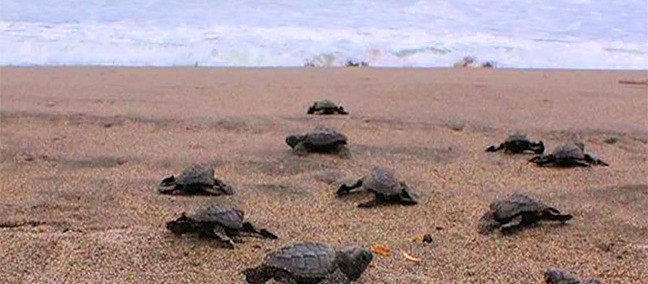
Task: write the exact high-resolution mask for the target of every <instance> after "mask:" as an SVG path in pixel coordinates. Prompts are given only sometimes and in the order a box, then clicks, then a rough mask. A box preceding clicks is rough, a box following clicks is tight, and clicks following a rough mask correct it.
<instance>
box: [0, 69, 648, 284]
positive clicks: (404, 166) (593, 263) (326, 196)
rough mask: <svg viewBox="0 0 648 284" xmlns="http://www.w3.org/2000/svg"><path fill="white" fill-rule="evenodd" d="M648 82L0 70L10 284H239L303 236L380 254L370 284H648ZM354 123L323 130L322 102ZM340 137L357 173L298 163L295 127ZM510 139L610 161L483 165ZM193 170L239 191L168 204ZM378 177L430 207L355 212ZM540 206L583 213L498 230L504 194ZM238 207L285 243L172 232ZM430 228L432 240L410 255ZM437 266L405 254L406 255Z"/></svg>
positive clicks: (608, 74) (482, 75)
mask: <svg viewBox="0 0 648 284" xmlns="http://www.w3.org/2000/svg"><path fill="white" fill-rule="evenodd" d="M647 75H648V74H647V72H645V71H639V72H626V71H543V70H536V71H523V70H502V69H497V70H496V69H479V70H472V69H470V70H468V69H461V70H459V69H374V68H337V69H319V68H310V69H308V68H294V69H208V68H160V69H151V68H2V69H1V70H0V83H1V87H0V92H1V96H0V142H1V143H0V154H1V159H0V167H1V173H0V186H1V187H2V189H1V190H0V224H3V225H2V226H3V228H0V259H2V260H3V261H2V262H0V278H1V279H0V281H1V282H5V283H64V282H65V283H144V282H155V283H243V282H244V281H243V277H242V275H241V274H239V271H240V270H242V269H244V268H247V267H250V266H255V265H257V264H259V263H260V262H261V260H262V257H263V255H264V253H265V252H266V251H270V250H273V249H276V248H279V247H281V246H284V245H287V244H290V243H292V242H297V241H307V240H312V241H323V242H328V243H330V244H332V245H334V246H336V247H341V246H345V245H349V244H358V245H362V246H367V247H368V246H371V245H373V244H383V245H385V246H388V247H389V248H391V250H392V255H390V256H388V257H384V256H377V257H376V258H375V260H374V262H373V263H372V266H371V267H370V268H369V269H368V270H367V271H366V272H365V274H364V275H363V277H362V278H361V280H360V281H358V283H541V281H542V274H543V272H544V270H545V269H547V268H549V267H561V268H565V269H568V270H569V271H571V272H573V273H574V274H576V275H579V276H581V277H584V278H590V277H595V278H599V279H601V280H603V281H605V282H606V283H642V282H643V283H646V282H645V281H646V279H648V217H646V216H648V181H647V178H646V169H647V162H646V158H647V157H648V155H647V152H646V150H647V145H646V144H647V143H648V129H647V126H648V99H647V98H648V87H647V86H645V85H628V84H619V83H618V82H619V81H620V80H634V81H642V80H645V79H646V77H647ZM319 98H330V99H333V100H335V101H338V102H339V103H341V104H342V105H343V106H344V107H345V108H346V109H347V110H348V111H349V112H350V113H351V115H349V116H345V117H342V116H336V117H333V116H330V117H309V116H306V115H305V112H306V109H307V107H308V106H309V105H310V104H311V103H312V102H313V101H314V100H316V99H319ZM316 126H326V127H333V128H336V129H338V130H340V131H342V132H344V133H345V134H346V135H347V136H348V137H349V141H350V145H349V148H350V149H351V152H352V157H351V158H350V159H342V158H339V157H336V156H330V155H310V156H306V157H297V156H295V155H293V154H292V153H291V151H290V150H289V148H288V146H287V145H286V144H285V143H284V137H285V136H286V135H287V134H289V133H295V132H305V131H308V130H311V129H313V128H315V127H316ZM511 131H523V132H525V133H527V134H529V135H530V137H531V138H533V139H541V140H543V141H544V142H545V143H546V144H547V147H548V149H549V150H551V149H553V148H554V147H556V146H557V145H558V144H559V143H561V142H563V141H566V140H568V139H578V140H581V141H584V142H585V143H586V146H587V147H588V149H589V150H590V151H591V152H592V153H594V154H596V155H597V156H598V157H600V158H601V159H603V160H605V161H607V162H609V163H610V164H611V166H610V167H592V168H574V169H553V168H539V167H535V166H532V165H531V164H528V163H527V160H528V159H529V158H530V157H531V156H530V155H521V156H511V155H505V154H499V153H496V154H493V153H485V152H484V150H485V148H486V147H487V146H488V145H490V144H493V143H497V142H500V141H502V140H503V139H504V138H505V137H506V135H507V133H509V132H511ZM192 163H207V164H210V165H213V166H214V168H215V171H216V175H217V177H219V178H222V179H224V180H226V181H228V182H230V183H232V184H233V185H234V187H235V188H236V190H237V193H236V195H234V196H231V197H173V196H164V195H158V194H156V193H155V192H154V189H155V187H156V185H157V184H158V183H159V182H160V180H161V178H163V177H164V176H166V175H170V174H177V173H179V172H180V171H181V170H182V169H183V168H184V167H185V166H188V165H189V164H192ZM373 166H384V167H388V168H392V169H394V170H395V171H396V172H398V174H399V175H400V177H401V178H402V179H403V180H404V181H406V182H407V183H408V184H409V185H410V186H411V187H413V188H416V189H417V190H419V191H420V192H421V193H422V199H421V202H420V204H419V205H417V206H411V207H406V206H399V205H394V206H382V207H379V208H375V209H358V208H356V207H355V204H356V203H358V202H361V201H364V200H366V199H369V198H370V196H369V195H364V194H359V195H354V196H351V197H349V198H344V199H336V198H334V197H333V192H334V191H335V190H336V187H337V185H339V184H340V183H341V182H345V181H351V180H353V179H356V178H359V177H361V176H362V175H364V174H366V173H368V171H369V170H370V169H371V168H372V167H373ZM513 192H524V193H527V194H529V195H530V196H533V197H535V198H538V199H540V200H543V201H545V202H546V203H549V204H551V205H554V206H555V207H557V208H559V209H561V210H562V211H564V212H567V213H571V214H573V215H574V219H573V220H572V221H570V222H569V223H568V224H567V225H557V224H544V225H541V226H536V227H533V228H529V229H527V230H524V231H522V232H520V233H519V234H516V235H512V236H502V235H501V234H494V235H491V236H482V235H479V234H477V232H476V222H477V220H478V218H479V217H480V216H481V214H482V213H483V212H484V211H485V210H486V209H487V207H488V204H489V203H490V202H491V201H492V200H493V199H495V198H497V197H501V196H505V195H507V194H510V193H513ZM210 203H223V204H233V205H236V206H238V207H240V208H242V209H244V210H245V211H246V217H247V218H248V219H249V220H250V221H252V222H254V223H255V224H256V225H257V226H259V227H265V228H268V229H269V230H271V231H274V232H276V233H277V234H278V235H280V237H281V239H279V240H275V241H271V240H260V239H255V238H246V239H245V240H246V243H244V244H240V245H238V247H237V248H236V249H235V250H227V249H222V248H219V247H218V246H217V245H216V244H215V243H214V242H211V241H208V240H204V239H200V238H196V237H190V236H187V237H180V238H178V237H175V236H173V235H172V234H170V233H169V232H167V231H166V229H165V228H164V224H165V222H166V221H169V220H171V219H173V218H175V217H177V216H178V215H179V214H180V213H181V212H183V211H188V212H191V211H193V210H194V209H195V208H197V207H198V206H201V205H204V204H210ZM425 233H430V234H432V236H433V238H434V243H433V244H425V245H424V244H421V243H419V242H413V240H412V239H413V238H416V237H418V236H420V235H422V234H425ZM403 251H405V252H408V253H409V254H411V255H413V256H415V257H419V258H421V259H422V260H421V262H419V263H416V262H412V261H408V260H405V259H404V258H403V257H402V255H401V252H403Z"/></svg>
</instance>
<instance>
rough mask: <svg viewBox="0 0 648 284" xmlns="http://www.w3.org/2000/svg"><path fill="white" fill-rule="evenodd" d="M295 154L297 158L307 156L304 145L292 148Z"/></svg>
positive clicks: (300, 144)
mask: <svg viewBox="0 0 648 284" xmlns="http://www.w3.org/2000/svg"><path fill="white" fill-rule="evenodd" d="M294 151H295V154H297V155H298V156H306V155H307V154H308V149H307V148H306V145H304V143H301V142H300V143H299V144H297V145H296V146H295V148H294Z"/></svg>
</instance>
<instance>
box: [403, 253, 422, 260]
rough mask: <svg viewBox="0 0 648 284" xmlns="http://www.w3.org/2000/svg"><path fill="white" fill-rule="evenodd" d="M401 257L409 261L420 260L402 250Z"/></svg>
mask: <svg viewBox="0 0 648 284" xmlns="http://www.w3.org/2000/svg"><path fill="white" fill-rule="evenodd" d="M403 257H405V259H407V260H410V261H414V262H421V259H420V258H416V257H413V256H411V255H410V254H408V253H406V252H403Z"/></svg>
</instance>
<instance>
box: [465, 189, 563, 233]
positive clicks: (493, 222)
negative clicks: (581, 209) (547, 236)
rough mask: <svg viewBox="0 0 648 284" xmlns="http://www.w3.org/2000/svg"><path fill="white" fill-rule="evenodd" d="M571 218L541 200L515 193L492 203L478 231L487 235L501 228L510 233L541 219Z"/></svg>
mask: <svg viewBox="0 0 648 284" xmlns="http://www.w3.org/2000/svg"><path fill="white" fill-rule="evenodd" d="M571 219H572V215H569V214H562V213H560V211H558V209H555V208H553V207H549V206H547V205H545V204H544V203H542V202H540V201H536V200H534V199H532V198H530V197H528V196H526V195H524V194H521V193H514V194H511V195H509V196H508V197H506V198H502V199H497V200H495V201H494V202H493V203H491V204H490V208H489V210H488V212H486V213H485V214H484V215H483V216H482V217H481V219H480V220H479V224H478V231H479V233H481V234H484V235H487V234H490V233H491V232H493V231H494V230H496V229H498V228H499V229H500V230H501V231H502V232H503V233H509V232H513V231H515V230H517V229H521V228H523V227H525V226H529V225H532V224H535V223H537V222H540V221H560V222H566V221H568V220H571Z"/></svg>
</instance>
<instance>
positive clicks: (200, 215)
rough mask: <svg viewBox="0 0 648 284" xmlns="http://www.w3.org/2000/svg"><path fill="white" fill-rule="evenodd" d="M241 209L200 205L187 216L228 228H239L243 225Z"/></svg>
mask: <svg viewBox="0 0 648 284" xmlns="http://www.w3.org/2000/svg"><path fill="white" fill-rule="evenodd" d="M243 217H244V213H243V211H241V210H239V209H236V208H233V207H229V206H223V205H211V206H207V207H202V208H199V209H198V210H196V212H195V213H194V214H192V215H190V216H189V218H191V219H193V220H194V221H197V222H207V223H217V224H219V225H221V226H223V227H225V228H228V229H235V230H239V229H241V228H242V227H243Z"/></svg>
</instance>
